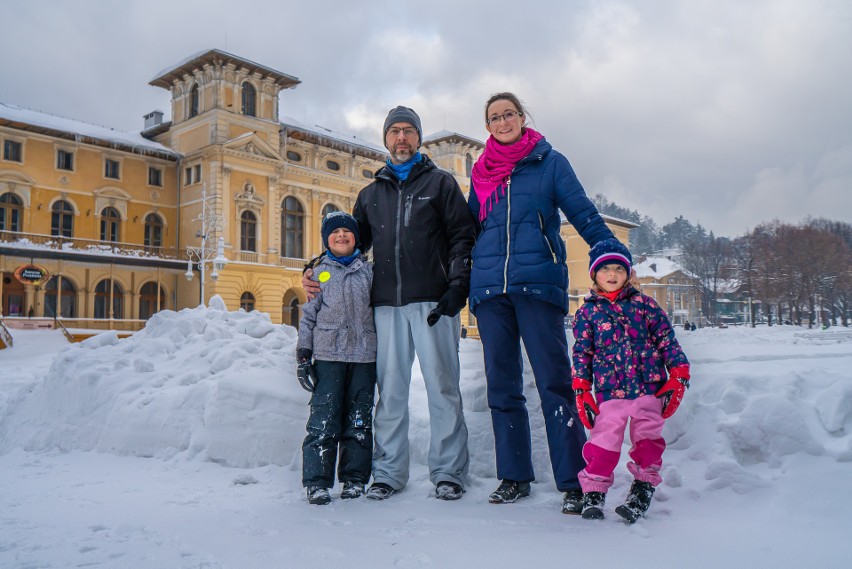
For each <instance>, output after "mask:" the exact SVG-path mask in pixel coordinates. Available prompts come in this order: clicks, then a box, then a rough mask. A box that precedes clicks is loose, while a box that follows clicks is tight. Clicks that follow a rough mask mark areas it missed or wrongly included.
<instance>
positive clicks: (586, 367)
mask: <svg viewBox="0 0 852 569" xmlns="http://www.w3.org/2000/svg"><path fill="white" fill-rule="evenodd" d="M681 365H689V360H687V359H686V355H685V354H684V353H683V350H682V349H681V347H680V344H679V343H678V341H677V339H675V334H674V330H673V329H672V326H671V324H669V319H668V317H667V316H666V313H665V311H663V309H662V308H660V306H659V305H658V304H657V303H656V301H655V300H654V299H653V298H651V297H650V296H647V295H644V294H642V293H641V292H639V291H638V290H636V289H635V288H633V287H632V286H630V285H627V286H625V287H624V288H623V289H622V290H621V293H620V294H619V295H618V296H617V297H616V299H615V302H610V300H609V299H607V298H605V297H603V296H601V295H598V294H597V293H595V292H590V293H589V294H588V295H587V296H586V298H585V304H583V306H581V307H580V309H579V310H577V313H576V315H575V318H574V371H573V375H574V377H581V378H583V379H586V380H588V381H590V382H591V383H592V384H593V385H594V386H595V397H596V399H597V401H598V402H599V403H600V402H603V401H608V400H609V399H636V398H638V397H640V396H642V395H653V394H654V393H655V392H656V391H657V390H658V389H659V388H660V387H661V386H662V384H663V383H664V382H665V381H666V378H667V372H666V369H667V368H668V369H672V368H673V367H677V366H681Z"/></svg>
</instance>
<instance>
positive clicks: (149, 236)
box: [145, 213, 163, 250]
mask: <svg viewBox="0 0 852 569" xmlns="http://www.w3.org/2000/svg"><path fill="white" fill-rule="evenodd" d="M162 246H163V220H162V218H160V216H159V215H157V214H155V213H149V214H148V215H147V216H146V217H145V249H149V250H150V249H155V248H159V247H162Z"/></svg>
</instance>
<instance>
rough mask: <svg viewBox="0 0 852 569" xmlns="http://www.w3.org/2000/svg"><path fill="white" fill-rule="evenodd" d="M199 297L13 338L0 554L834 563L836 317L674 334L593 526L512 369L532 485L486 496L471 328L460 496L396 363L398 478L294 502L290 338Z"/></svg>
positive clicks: (847, 521) (47, 564) (849, 477)
mask: <svg viewBox="0 0 852 569" xmlns="http://www.w3.org/2000/svg"><path fill="white" fill-rule="evenodd" d="M211 304H212V307H211V308H209V309H204V308H196V309H192V310H184V311H182V312H180V313H175V312H163V313H160V314H158V315H156V316H155V317H154V318H152V319H151V320H150V321H149V323H148V326H147V327H146V328H145V330H143V331H141V332H139V333H137V334H136V335H135V336H133V337H132V338H128V339H124V340H118V339H117V337H116V336H115V335H113V334H109V333H105V334H101V335H100V336H97V337H95V338H92V339H90V340H87V341H86V342H84V343H82V344H77V345H70V344H67V343H66V341H65V340H64V338H63V337H62V335H61V334H60V333H58V332H45V331H37V332H36V331H33V332H27V331H14V337H15V346H14V347H13V348H11V349H7V350H2V351H0V567H2V568H4V569H6V568H9V569H11V568H15V569H23V568H60V567H61V568H66V567H104V568H120V569H135V568H139V569H152V568H158V569H159V568H232V569H252V568H314V567H316V568H333V567H353V568H354V567H371V568H379V569H381V568H395V567H399V568H416V567H442V568H455V567H461V568H472V567H488V568H501V567H512V568H516V567H520V566H530V567H532V566H535V567H557V566H565V567H571V566H573V565H574V564H575V563H579V564H580V566H581V567H633V568H646V567H648V568H650V567H653V568H666V567H689V568H704V567H707V568H710V567H713V568H717V567H772V568H800V567H803V566H806V567H812V568H823V567H838V568H839V567H849V566H850V562H849V557H850V553H852V547H850V545H849V530H850V527H852V487H850V484H852V331H850V330H848V329H829V330H825V331H823V330H819V331H816V330H807V329H803V328H797V327H790V326H786V327H772V328H767V327H761V328H757V329H755V330H752V329H749V328H728V329H723V330H720V329H703V330H698V331H696V332H680V333H679V338H680V340H681V343H682V344H683V346H684V349H685V350H686V353H687V355H688V356H689V358H690V360H691V361H692V364H693V367H692V370H693V371H692V375H693V380H692V386H693V387H692V389H690V390H689V392H688V393H687V397H686V399H685V401H684V404H683V406H682V407H681V409H680V410H679V411H678V413H677V414H676V415H675V416H674V417H673V418H672V419H671V420H669V422H668V423H667V425H666V436H667V439H668V441H669V444H670V446H669V449H668V450H667V451H666V454H665V456H664V461H665V466H664V470H663V478H664V482H663V485H662V486H661V487H660V488H659V489H658V490H657V493H656V496H655V501H654V503H653V504H652V506H651V509H650V511H649V513H648V516H647V518H645V519H643V520H640V521H639V522H638V523H636V524H635V525H633V526H627V525H625V524H623V523H622V522H620V521H618V517H617V516H616V515H615V514H614V513H613V512H612V508H614V506H616V505H617V504H619V503H620V501H621V499H622V497H623V495H624V493H625V491H626V489H627V486H628V485H629V483H630V478H629V474H628V473H627V470H626V468H624V462H625V458H626V457H624V456H623V457H622V464H621V465H620V466H619V470H618V477H617V482H616V486H615V487H614V488H613V489H612V491H611V492H610V495H609V496H608V505H607V508H608V511H607V518H606V519H605V520H603V521H600V522H593V521H585V520H583V519H581V518H579V517H575V516H565V515H563V514H561V513H560V512H559V507H560V504H561V497H560V495H559V493H557V492H556V490H555V488H554V486H553V481H552V476H551V474H550V470H549V464H548V460H547V450H546V446H545V435H544V426H543V421H542V419H541V416H540V411H539V407H538V398H537V396H536V394H535V390H534V388H533V378H532V375H531V374H530V375H528V376H527V378H526V379H527V381H526V386H527V388H528V389H527V394H528V397H529V407H530V410H531V423H532V429H533V436H534V444H535V457H534V458H535V466H536V471H537V476H538V481H537V483H536V484H534V486H533V494H532V496H531V497H530V498H527V499H524V500H521V501H519V502H517V503H516V504H511V505H499V506H498V505H492V504H488V503H487V495H488V493H489V492H490V491H492V490H493V489H494V487H496V485H497V482H498V481H497V480H496V478H495V468H494V449H493V438H492V435H491V424H490V416H489V412H488V408H487V405H486V400H485V381H484V377H483V369H482V351H481V346H480V344H479V343H478V342H477V341H475V340H471V339H467V340H463V341H462V344H461V352H460V356H461V361H462V391H463V396H464V402H465V410H466V416H467V421H468V428H469V430H470V450H471V469H470V470H471V476H470V481H469V485H468V491H467V494H466V495H465V497H464V498H462V499H461V500H460V501H458V502H442V501H439V500H436V499H435V498H434V497H433V487H432V485H431V484H430V483H429V480H428V472H427V470H426V467H425V455H426V451H427V446H428V437H429V431H428V415H427V411H426V396H425V391H424V390H423V387H422V379H421V377H420V376H419V373H417V374H416V375H415V379H414V382H413V386H412V397H411V410H412V421H411V439H412V451H413V456H412V461H413V464H412V477H411V482H410V484H409V486H408V487H407V488H406V489H405V491H404V492H402V493H401V494H398V495H396V496H394V497H392V498H391V499H390V500H388V501H386V502H371V501H367V500H363V499H362V500H351V501H345V502H344V501H341V500H338V499H335V500H334V501H333V502H332V504H331V505H329V506H324V507H321V506H310V505H308V504H307V503H306V501H305V499H304V493H303V490H302V488H301V484H300V474H301V472H300V469H301V441H302V438H303V436H304V424H305V420H306V418H307V412H308V409H307V403H308V394H307V393H306V392H304V391H302V389H301V388H300V387H299V385H298V382H297V380H296V377H295V362H294V358H293V351H294V344H295V336H296V332H295V330H294V329H293V328H290V327H286V326H277V325H273V324H271V323H270V322H269V320H268V318H267V317H266V316H265V315H262V314H260V313H256V312H255V313H249V314H246V313H239V312H227V311H226V310H225V308H224V305H223V304H222V303H221V302H220V301H218V300H215V299H214V301H213V302H211ZM335 497H336V492H335ZM844 560H845V561H844Z"/></svg>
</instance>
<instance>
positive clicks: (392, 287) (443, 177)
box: [352, 156, 476, 306]
mask: <svg viewBox="0 0 852 569" xmlns="http://www.w3.org/2000/svg"><path fill="white" fill-rule="evenodd" d="M352 215H353V216H354V217H355V219H356V220H358V230H359V232H360V234H361V235H360V237H361V247H362V251H365V252H366V251H368V250H369V249H370V247H372V248H373V264H374V266H373V289H372V295H371V296H372V299H371V300H372V305H373V306H405V305H406V304H410V303H413V302H429V301H437V300H440V298H441V296H442V295H443V294H444V293H445V292H446V291H447V289H448V288H449V287H451V286H453V287H458V288H459V292H461V293H463V294H465V295H467V293H468V290H469V287H470V250H471V248H472V247H473V242H474V239H475V238H476V226H475V220H474V218H473V215H472V214H471V212H470V209H468V207H467V204H466V203H465V199H464V196H463V195H462V192H461V188H459V185H458V184H457V183H456V181H455V179H454V178H453V176H452V174H450V173H449V172H445V171H444V170H441V169H440V168H438V167H437V166H436V165H435V163H434V162H432V160H430V159H429V157H428V156H423V160H422V162H420V163H419V164H416V165H415V166H414V168H412V170H411V172H410V173H409V175H408V178H407V179H406V180H405V181H404V182H400V181H399V179H398V178H397V177H396V175H395V174H394V173H393V171H392V170H391V169H390V168H388V167H387V166H386V167H384V168H382V169H380V170H379V171H378V172H377V173H376V178H375V180H374V181H373V183H372V184H370V185H369V186H367V187H365V188H364V189H363V190H361V192H360V193H359V194H358V199H357V201H356V202H355V207H354V209H353V211H352Z"/></svg>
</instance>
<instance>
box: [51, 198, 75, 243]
mask: <svg viewBox="0 0 852 569" xmlns="http://www.w3.org/2000/svg"><path fill="white" fill-rule="evenodd" d="M51 210H52V212H51V216H50V234H51V235H52V236H54V237H73V236H74V208H73V207H71V204H70V203H68V202H66V201H62V200H60V201H58V202H56V203H54V204H53V207H52V208H51Z"/></svg>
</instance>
